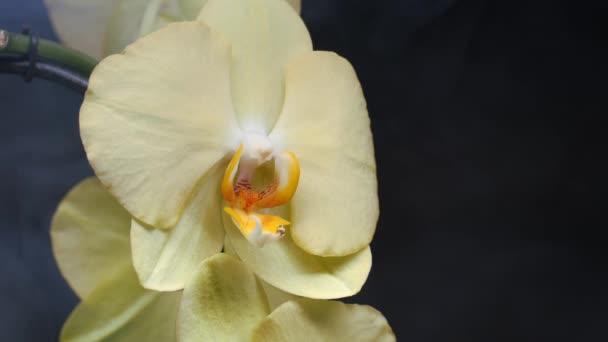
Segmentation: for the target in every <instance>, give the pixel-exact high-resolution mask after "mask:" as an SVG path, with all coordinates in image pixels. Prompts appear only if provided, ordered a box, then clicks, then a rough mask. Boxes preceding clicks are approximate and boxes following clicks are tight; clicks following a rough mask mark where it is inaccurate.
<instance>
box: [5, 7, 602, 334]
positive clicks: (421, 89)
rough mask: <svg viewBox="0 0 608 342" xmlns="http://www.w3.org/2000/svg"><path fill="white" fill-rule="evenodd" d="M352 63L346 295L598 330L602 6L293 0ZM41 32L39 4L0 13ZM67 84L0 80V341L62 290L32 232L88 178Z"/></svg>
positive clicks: (411, 313) (394, 314)
mask: <svg viewBox="0 0 608 342" xmlns="http://www.w3.org/2000/svg"><path fill="white" fill-rule="evenodd" d="M303 3H304V4H303V11H302V15H303V18H304V21H305V22H306V24H307V25H308V28H309V30H310V31H311V34H312V37H313V41H314V42H315V47H316V49H320V50H333V51H336V52H338V53H339V54H341V55H343V56H345V57H346V58H348V59H349V60H350V61H351V62H352V63H353V65H354V66H355V69H356V70H357V72H358V74H359V77H360V79H361V82H362V84H363V88H364V91H365V93H366V97H367V100H368V106H369V112H370V116H371V118H372V126H373V127H372V128H373V132H374V137H375V143H376V157H377V163H378V177H379V182H380V200H381V218H380V223H379V226H378V230H377V233H376V237H375V240H374V242H373V243H372V248H373V252H374V267H373V269H372V273H371V276H370V279H369V281H368V283H367V284H366V286H365V287H364V289H363V291H362V292H361V294H359V295H358V296H356V297H355V298H353V299H351V300H350V301H354V302H359V303H366V304H370V305H373V306H374V307H376V308H378V309H379V310H381V311H382V312H383V313H384V314H385V315H386V317H387V318H388V320H389V322H390V323H391V325H392V327H393V329H394V330H395V333H396V334H397V337H398V338H399V340H401V341H445V340H448V341H477V340H479V341H556V340H564V341H606V340H608V332H607V331H606V327H607V326H608V296H607V295H606V292H607V291H608V278H607V273H606V267H607V266H606V252H605V240H604V239H603V238H602V235H603V234H602V233H603V230H604V229H606V206H605V204H603V203H602V202H603V200H605V199H604V198H603V197H604V196H603V195H604V194H605V191H604V188H602V186H601V183H602V181H603V178H604V177H605V175H606V169H605V168H604V166H603V164H604V160H605V159H606V149H605V147H606V138H605V136H606V132H605V129H606V128H607V125H606V124H605V120H604V119H603V117H604V116H605V115H606V114H607V113H608V111H607V110H608V97H607V96H606V89H607V85H606V82H607V80H608V77H607V76H608V73H607V71H608V70H607V69H608V67H607V63H608V39H607V36H606V31H607V30H606V26H607V25H608V21H607V19H608V15H607V14H608V10H607V7H606V5H603V4H602V2H601V1H598V2H590V1H517V0H511V1H500V2H499V1H475V0H471V1H468V0H461V1H458V0H435V1H431V0H401V1H396V0H395V1H375V2H373V1H353V0H351V1H347V0H345V1H337V0H331V1H328V0H303ZM24 24H28V25H30V26H31V27H32V28H33V30H34V31H35V32H37V33H39V34H40V35H41V36H42V37H44V38H50V39H56V37H55V36H54V34H53V33H52V30H51V28H50V24H49V22H48V19H47V16H46V13H45V10H44V8H43V6H42V4H41V1H40V0H28V1H23V0H20V1H18V0H0V27H2V28H7V29H9V30H12V31H19V30H20V29H21V27H22V26H23V25H24ZM80 101H81V97H80V96H79V95H77V94H75V93H73V92H71V91H70V90H67V89H64V88H62V87H60V86H57V85H54V84H50V83H47V82H46V81H42V80H35V81H34V82H33V83H31V84H26V83H24V82H23V80H22V79H20V78H19V77H17V76H9V75H0V118H1V119H2V121H1V122H0V340H1V341H22V340H23V341H47V340H49V341H50V340H54V339H56V336H57V335H58V332H59V329H60V327H61V325H62V323H63V321H64V319H65V317H66V316H67V315H68V313H69V312H70V310H71V309H72V307H73V306H74V305H75V304H76V297H75V296H74V295H73V294H72V293H71V291H70V290H69V288H68V287H67V285H66V284H65V282H64V281H63V279H62V278H61V276H60V275H59V273H58V270H57V267H56V265H55V262H54V260H53V257H52V253H51V250H50V244H49V239H48V226H49V221H50V217H51V215H52V213H53V211H54V209H55V207H56V205H57V203H58V202H59V200H60V198H61V197H62V196H63V195H64V194H65V193H66V191H67V190H68V189H69V188H70V187H71V186H72V185H73V184H75V183H76V182H78V181H79V180H81V179H83V178H84V177H85V176H87V175H90V174H91V173H92V172H91V170H90V168H89V166H88V164H87V162H86V158H85V156H84V152H83V150H82V146H81V144H80V140H79V137H78V128H77V113H78V108H79V104H80Z"/></svg>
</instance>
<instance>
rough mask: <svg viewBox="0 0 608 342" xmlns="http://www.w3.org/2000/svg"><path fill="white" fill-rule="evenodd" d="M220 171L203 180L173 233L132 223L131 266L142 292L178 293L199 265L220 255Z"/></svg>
mask: <svg viewBox="0 0 608 342" xmlns="http://www.w3.org/2000/svg"><path fill="white" fill-rule="evenodd" d="M222 166H223V165H222ZM223 171H224V170H223V169H222V168H221V167H218V168H215V169H213V170H211V171H209V172H208V174H207V175H205V177H203V179H202V180H201V184H200V186H199V187H198V188H197V190H196V191H195V197H194V198H193V199H192V201H191V202H190V203H189V204H188V207H187V208H186V210H185V211H184V214H183V215H182V218H181V219H180V221H179V222H178V223H177V225H176V226H175V227H174V228H173V229H171V230H169V231H167V230H160V229H155V228H152V227H146V226H144V225H142V224H140V223H139V222H137V221H136V220H133V222H132V224H131V247H132V251H133V264H134V266H135V269H136V271H137V274H138V276H139V279H140V282H141V284H142V285H143V286H144V287H145V288H148V289H151V290H158V291H174V290H181V289H183V288H184V286H185V284H186V282H187V281H188V280H189V279H190V277H191V276H192V274H193V273H194V272H195V271H196V269H197V267H198V265H199V264H200V262H201V261H203V260H204V259H206V258H208V257H210V256H212V255H214V254H216V253H219V252H221V250H222V246H223V244H224V228H223V227H222V216H221V206H220V204H221V200H220V194H219V191H218V190H219V181H220V179H221V177H222V173H223Z"/></svg>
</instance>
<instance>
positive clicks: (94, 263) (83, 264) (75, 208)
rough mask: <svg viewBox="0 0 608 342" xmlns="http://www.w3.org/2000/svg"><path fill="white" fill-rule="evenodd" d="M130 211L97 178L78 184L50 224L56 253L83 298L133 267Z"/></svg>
mask: <svg viewBox="0 0 608 342" xmlns="http://www.w3.org/2000/svg"><path fill="white" fill-rule="evenodd" d="M130 221H131V218H130V216H129V213H127V211H126V210H124V209H123V208H122V207H121V206H120V204H118V202H117V201H116V200H115V199H114V198H113V197H112V196H111V195H110V194H109V193H108V192H107V190H106V189H105V188H104V187H103V186H102V185H101V183H100V182H99V181H98V180H97V179H96V178H88V179H86V180H84V181H82V182H80V183H79V184H78V185H77V186H75V187H74V188H73V189H72V190H71V191H70V192H69V193H68V194H67V196H66V197H65V198H64V199H63V200H62V201H61V203H60V204H59V207H58V208H57V211H56V212H55V216H54V217H53V221H52V223H51V242H52V245H53V254H54V255H55V260H57V264H58V265H59V269H60V270H61V273H62V274H63V276H64V277H65V278H66V280H67V282H68V284H70V286H71V287H72V289H73V290H74V291H75V292H76V294H77V295H78V296H79V297H80V298H85V297H87V296H88V295H89V294H90V293H91V292H92V291H93V289H94V288H95V287H97V286H99V285H100V284H103V283H106V282H111V281H112V280H113V279H114V278H115V277H116V275H117V274H120V273H122V272H124V271H125V270H128V269H131V268H132V266H131V251H130V248H129V222H130Z"/></svg>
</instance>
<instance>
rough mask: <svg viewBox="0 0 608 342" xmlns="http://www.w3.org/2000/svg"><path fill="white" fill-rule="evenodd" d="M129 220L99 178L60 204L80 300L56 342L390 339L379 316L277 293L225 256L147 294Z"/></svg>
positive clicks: (62, 249)
mask: <svg viewBox="0 0 608 342" xmlns="http://www.w3.org/2000/svg"><path fill="white" fill-rule="evenodd" d="M130 220H131V219H130V216H129V213H128V212H127V211H125V210H124V209H123V208H122V207H121V206H120V204H118V203H117V202H116V200H115V199H114V198H113V197H112V196H111V195H110V194H109V193H108V192H107V191H106V190H105V188H104V187H103V186H102V185H101V183H100V182H99V181H98V180H97V179H95V178H89V179H86V180H84V181H82V182H81V183H80V184H78V185H77V186H76V187H74V189H73V190H71V191H70V193H69V194H68V195H67V196H66V197H65V198H64V200H63V201H62V202H61V203H60V205H59V207H58V209H57V212H56V213H55V215H54V217H53V223H52V227H51V238H52V243H53V252H54V254H55V258H56V260H57V263H58V265H59V269H60V270H61V272H62V274H63V275H64V277H65V278H66V279H67V281H68V283H69V284H70V286H71V287H72V288H73V289H74V291H75V292H76V294H77V295H78V296H79V297H80V298H81V299H82V301H81V303H80V304H79V305H78V306H77V307H76V308H75V309H74V311H73V312H72V313H71V315H70V317H69V318H68V320H67V321H66V323H65V325H64V327H63V329H62V332H61V337H60V340H61V341H114V342H120V341H158V342H168V341H176V340H179V341H201V340H202V341H207V340H217V341H239V340H247V341H249V340H253V341H298V339H302V338H303V337H307V338H308V339H306V340H314V341H321V340H325V341H394V340H395V337H394V334H393V333H392V331H391V328H390V326H389V325H388V323H387V322H386V319H385V318H384V317H383V316H382V314H381V313H379V312H378V311H376V310H375V309H373V308H371V307H369V306H363V305H347V304H342V303H340V302H333V301H322V300H306V299H303V298H298V297H295V296H293V295H290V294H287V293H284V292H281V291H280V290H278V289H275V288H273V287H272V286H270V285H268V284H266V283H264V282H263V281H260V280H259V279H257V278H256V277H255V276H254V275H253V273H252V272H251V271H250V270H249V269H247V267H246V266H245V264H244V263H242V262H240V261H238V260H237V259H236V258H235V257H232V256H228V255H227V254H224V253H222V254H219V255H217V256H214V257H211V258H208V259H207V260H206V261H205V262H204V263H202V264H201V265H200V266H199V267H198V268H197V270H196V272H195V273H194V274H193V276H192V278H191V280H190V281H189V283H188V286H187V287H186V289H185V291H184V292H182V291H177V292H156V291H151V290H146V289H144V288H143V287H142V286H141V285H140V284H139V282H138V279H137V275H136V274H135V270H134V269H133V266H132V265H131V258H130V251H129V249H130V245H129V241H128V240H129V225H130ZM176 334H177V336H176Z"/></svg>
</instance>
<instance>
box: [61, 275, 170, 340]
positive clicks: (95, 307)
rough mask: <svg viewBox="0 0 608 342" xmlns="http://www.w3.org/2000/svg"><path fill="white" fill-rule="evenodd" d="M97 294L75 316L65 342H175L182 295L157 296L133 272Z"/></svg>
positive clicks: (68, 323) (64, 331) (66, 329)
mask: <svg viewBox="0 0 608 342" xmlns="http://www.w3.org/2000/svg"><path fill="white" fill-rule="evenodd" d="M115 276H116V279H115V280H114V281H112V282H108V283H106V284H104V285H103V286H100V287H98V288H96V289H95V290H93V292H92V293H91V294H90V295H89V296H87V297H86V298H84V300H83V301H82V302H81V303H80V304H79V305H78V306H77V307H76V309H75V310H74V311H73V312H72V314H71V315H70V317H69V318H68V320H67V321H66V323H65V325H64V326H63V329H62V331H61V337H60V340H61V341H65V342H68V341H74V342H76V341H79V342H80V341H82V342H89V341H113V342H115V341H118V342H120V341H124V342H131V341H162V342H165V341H168V342H170V341H175V320H176V316H177V309H178V306H179V302H180V297H181V292H156V291H149V290H145V289H144V288H142V287H141V286H140V285H139V281H138V279H137V275H136V274H135V271H134V270H133V269H132V268H131V269H129V270H128V271H127V272H122V273H117V274H116V275H115Z"/></svg>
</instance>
